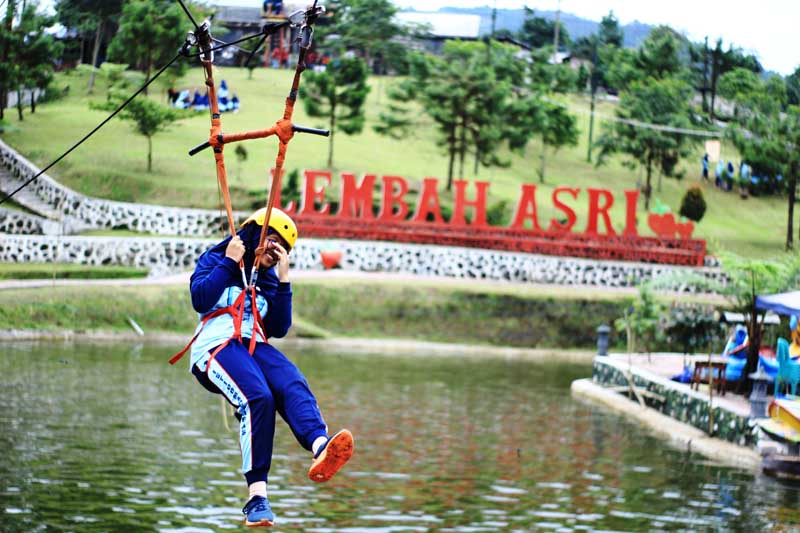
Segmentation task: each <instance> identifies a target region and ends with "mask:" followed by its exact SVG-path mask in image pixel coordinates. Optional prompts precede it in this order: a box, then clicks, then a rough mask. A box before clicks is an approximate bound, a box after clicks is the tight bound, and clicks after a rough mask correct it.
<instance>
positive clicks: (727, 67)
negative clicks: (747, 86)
mask: <svg viewBox="0 0 800 533" xmlns="http://www.w3.org/2000/svg"><path fill="white" fill-rule="evenodd" d="M707 53H708V55H709V56H710V59H709V61H708V63H709V68H710V75H709V81H710V86H709V87H708V91H710V93H711V106H710V107H709V114H710V117H711V120H714V119H715V113H716V99H717V84H718V82H719V79H720V77H721V76H722V75H723V74H725V73H726V72H729V71H731V70H733V69H735V68H737V67H741V68H745V69H747V70H750V71H752V72H754V73H756V74H761V73H762V72H763V71H764V69H763V67H762V66H761V63H759V62H758V59H757V58H756V57H755V56H753V55H749V54H746V53H744V51H742V49H741V48H739V47H736V46H734V45H733V44H729V45H728V49H727V50H725V49H723V47H722V39H717V43H716V46H715V47H714V49H713V50H709V51H708V52H707Z"/></svg>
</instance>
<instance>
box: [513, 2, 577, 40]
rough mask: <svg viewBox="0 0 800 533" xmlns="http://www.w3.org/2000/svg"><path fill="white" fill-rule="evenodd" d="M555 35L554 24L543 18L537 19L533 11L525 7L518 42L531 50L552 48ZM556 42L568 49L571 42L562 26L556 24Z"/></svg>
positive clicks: (561, 24)
mask: <svg viewBox="0 0 800 533" xmlns="http://www.w3.org/2000/svg"><path fill="white" fill-rule="evenodd" d="M555 34H556V22H555V21H554V20H548V19H546V18H544V17H537V16H536V12H535V11H534V10H533V9H530V8H528V7H525V20H524V21H523V22H522V28H520V30H519V40H520V41H522V42H523V43H525V44H527V45H529V46H530V47H531V48H541V47H543V46H552V45H553V40H554V38H555ZM558 42H559V43H561V45H562V46H564V47H565V48H569V46H570V44H571V40H570V37H569V32H567V28H566V27H564V24H563V23H561V22H559V23H558Z"/></svg>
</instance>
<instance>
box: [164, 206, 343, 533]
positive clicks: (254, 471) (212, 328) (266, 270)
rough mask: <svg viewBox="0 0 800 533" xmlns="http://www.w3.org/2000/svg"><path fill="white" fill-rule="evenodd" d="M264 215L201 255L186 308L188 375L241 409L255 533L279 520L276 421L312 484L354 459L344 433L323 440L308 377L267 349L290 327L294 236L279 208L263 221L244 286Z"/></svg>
mask: <svg viewBox="0 0 800 533" xmlns="http://www.w3.org/2000/svg"><path fill="white" fill-rule="evenodd" d="M265 214H266V209H260V210H258V211H256V212H255V213H253V215H252V216H251V217H250V218H248V219H247V221H245V223H244V224H243V225H242V226H241V229H240V230H239V232H238V233H237V234H236V236H234V237H227V238H225V239H224V240H223V241H222V242H220V243H219V244H217V245H215V246H213V247H212V248H210V249H209V250H207V251H206V252H204V253H203V254H202V255H201V256H200V258H199V259H198V261H197V267H196V268H195V270H194V274H192V277H191V281H190V287H191V294H192V306H193V307H194V309H195V311H197V312H198V313H200V318H201V322H200V324H199V325H198V327H197V330H196V332H195V339H194V340H193V344H192V351H191V371H192V374H194V375H195V377H196V378H197V380H198V381H199V382H200V383H201V384H202V385H203V386H204V387H205V388H206V389H208V390H209V391H211V392H213V393H215V394H222V395H223V396H224V397H225V398H226V399H227V400H228V402H230V403H231V404H232V405H233V406H234V407H235V408H236V409H237V418H239V422H240V429H239V445H240V448H241V452H242V472H243V473H244V477H245V479H246V480H247V484H248V486H249V491H250V494H249V498H248V500H247V504H246V505H245V506H244V509H242V512H243V513H244V514H245V516H246V519H245V524H246V525H248V526H251V527H258V526H261V527H269V526H271V525H272V524H273V521H274V520H275V517H274V515H273V513H272V510H271V509H270V506H269V500H268V499H267V477H268V473H269V469H270V463H271V460H272V440H273V436H274V433H275V413H276V412H277V413H279V414H280V415H281V417H282V418H283V419H284V420H285V421H286V423H287V424H288V425H289V427H290V428H291V430H292V433H294V436H295V438H296V439H297V441H298V442H299V443H300V445H301V446H302V447H303V448H305V449H306V450H309V451H311V452H312V454H313V459H312V464H311V468H310V469H309V472H308V477H309V478H310V479H311V480H312V481H317V482H322V481H328V480H329V479H330V478H332V477H333V475H334V474H335V473H336V472H337V471H338V470H339V469H340V468H341V467H342V466H343V465H344V464H345V463H346V462H347V461H348V460H349V459H350V456H351V455H352V453H353V436H352V434H351V433H350V432H349V431H348V430H346V429H343V430H341V431H339V432H338V433H336V434H334V435H333V436H331V437H328V427H327V425H326V424H325V421H324V420H323V419H322V415H321V413H320V411H319V407H318V406H317V401H316V399H315V398H314V394H313V393H312V392H311V389H310V388H309V386H308V382H307V381H306V379H305V377H304V376H303V374H302V373H301V372H300V370H299V369H298V368H297V367H296V366H295V365H294V363H292V362H291V361H290V360H289V359H287V358H286V357H285V356H284V355H283V354H282V353H281V352H279V351H278V350H277V349H275V347H273V346H272V345H271V344H269V343H268V342H267V339H268V338H269V337H277V338H279V337H283V336H284V335H286V333H287V331H288V330H289V328H290V327H291V324H292V290H291V285H290V282H289V252H290V251H291V249H292V247H293V246H294V245H295V243H296V242H297V227H296V226H295V223H294V221H293V220H292V219H291V218H290V217H289V216H288V215H287V214H286V213H284V212H283V211H281V210H280V209H277V208H273V209H272V214H271V215H270V217H269V228H268V233H267V240H266V243H265V244H266V251H265V252H264V254H263V255H262V256H261V261H260V265H259V271H260V272H259V275H258V278H257V280H258V281H257V284H256V288H255V291H254V292H252V293H250V292H248V291H247V290H246V287H244V282H243V279H242V278H243V276H244V274H243V272H251V270H252V267H253V263H254V262H255V257H256V254H255V250H256V248H257V246H258V243H259V237H260V234H261V228H262V226H263V224H264V219H265ZM242 265H243V266H244V269H242ZM251 294H255V295H256V297H255V302H253V301H252V297H251ZM254 311H255V312H254ZM251 340H252V343H251ZM248 347H249V348H250V349H249V350H248ZM251 353H252V355H251ZM179 355H180V354H179ZM177 357H178V356H176V358H177ZM176 358H173V359H176Z"/></svg>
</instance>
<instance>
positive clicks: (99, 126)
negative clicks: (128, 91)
mask: <svg viewBox="0 0 800 533" xmlns="http://www.w3.org/2000/svg"><path fill="white" fill-rule="evenodd" d="M182 55H184V54H183V52H182V51H181V52H178V54H177V55H176V56H175V57H173V58H172V59H171V60H170V61H169V62H168V63H167V64H166V65H164V66H163V67H161V69H160V70H159V71H158V72H156V74H155V75H154V76H153V77H152V78H150V79H149V80H147V82H146V83H145V84H144V85H142V86H141V87H140V88H139V90H138V91H136V92H135V93H133V94H132V95H131V96H129V97H128V99H127V100H125V101H124V102H123V103H122V104H121V105H120V106H119V107H118V108H116V109H115V110H114V111H113V112H112V113H111V114H110V115H108V116H107V117H106V118H105V120H103V121H102V122H101V123H100V124H98V125H97V126H95V127H94V129H93V130H92V131H90V132H89V133H87V134H86V135H84V136H83V138H81V140H79V141H78V142H76V143H75V144H73V145H72V146H71V147H70V148H69V149H68V150H67V151H66V152H64V153H63V154H61V155H60V156H58V157H57V158H56V159H55V160H54V161H53V162H52V163H50V164H49V165H47V166H46V167H44V168H43V169H42V170H40V171H39V172H38V173H37V174H36V175H35V176H33V177H32V178H29V179H28V180H27V181H26V182H25V183H23V184H22V185H20V186H19V187H17V188H16V189H15V190H14V191H13V192H12V193H10V194H8V195H6V196H4V197H3V199H2V200H0V204H2V203H4V202H5V201H7V200H10V199H11V197H13V196H14V195H15V194H17V193H18V192H19V191H21V190H22V189H24V188H25V187H27V186H28V185H30V184H31V183H33V181H34V180H35V179H36V178H38V177H39V176H41V175H42V174H44V173H45V172H47V171H48V170H50V169H51V168H52V167H53V166H55V165H56V163H58V162H59V161H61V160H62V159H64V158H65V157H67V156H68V155H69V154H70V153H72V151H73V150H75V149H76V148H77V147H78V146H80V145H81V144H83V143H84V142H85V141H86V140H88V139H89V137H91V136H92V135H94V134H95V133H96V132H97V130H99V129H100V128H102V127H103V126H105V125H106V124H107V123H108V122H109V121H110V120H111V119H112V118H114V117H115V116H117V114H119V112H120V111H122V110H123V109H125V106H127V105H128V104H129V103H131V101H133V99H134V98H136V97H137V96H139V94H141V93H142V91H144V90H145V89H147V87H149V86H150V84H151V83H153V82H154V81H156V79H157V78H158V77H159V76H160V75H161V74H163V73H164V71H165V70H167V69H168V68H169V67H171V66H172V64H173V63H174V62H175V61H177V60H178V58H180V57H181V56H182Z"/></svg>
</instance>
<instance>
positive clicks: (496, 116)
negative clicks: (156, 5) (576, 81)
mask: <svg viewBox="0 0 800 533" xmlns="http://www.w3.org/2000/svg"><path fill="white" fill-rule="evenodd" d="M513 55H514V50H513V48H510V47H508V46H506V45H502V44H500V43H497V42H494V41H492V42H490V43H488V44H484V43H469V42H461V41H447V42H446V43H445V45H444V48H443V51H442V55H441V56H437V57H434V56H428V55H424V54H412V55H411V56H410V62H409V63H410V75H409V77H408V78H406V79H405V80H402V81H401V82H400V83H398V84H397V85H395V86H394V87H392V89H391V90H390V93H389V96H390V99H391V104H390V112H389V113H382V114H381V116H380V122H379V124H378V125H377V126H376V127H375V130H376V131H377V132H378V133H381V134H384V135H390V136H393V137H396V138H402V137H404V136H406V135H408V134H410V133H411V132H412V131H413V127H415V126H416V125H417V121H416V120H415V119H414V118H413V117H414V116H415V115H412V106H411V105H410V104H411V102H412V101H415V102H416V103H418V104H419V106H421V108H422V110H423V112H424V113H425V114H426V115H428V116H429V117H430V118H431V119H432V120H433V122H434V123H435V124H436V128H437V130H438V132H439V138H438V143H439V145H440V146H442V147H443V148H444V149H445V152H446V153H447V155H448V165H447V188H448V190H449V189H450V188H451V186H452V182H453V176H454V175H455V172H456V163H457V162H458V163H460V165H459V175H461V176H463V169H464V160H465V157H466V155H467V154H468V153H473V154H475V156H476V158H477V161H478V163H479V164H482V165H484V166H493V165H505V164H507V161H505V160H503V159H501V158H500V157H499V156H498V153H499V152H498V151H499V148H500V146H501V144H502V142H503V141H504V140H505V139H506V138H507V137H508V135H509V132H508V126H507V120H508V116H509V113H508V110H509V106H510V104H511V98H512V86H513V85H514V83H515V82H516V83H519V82H520V80H521V79H522V77H523V75H524V69H523V68H522V65H524V63H522V62H519V61H514V59H513ZM416 109H418V108H414V109H413V111H416Z"/></svg>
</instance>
